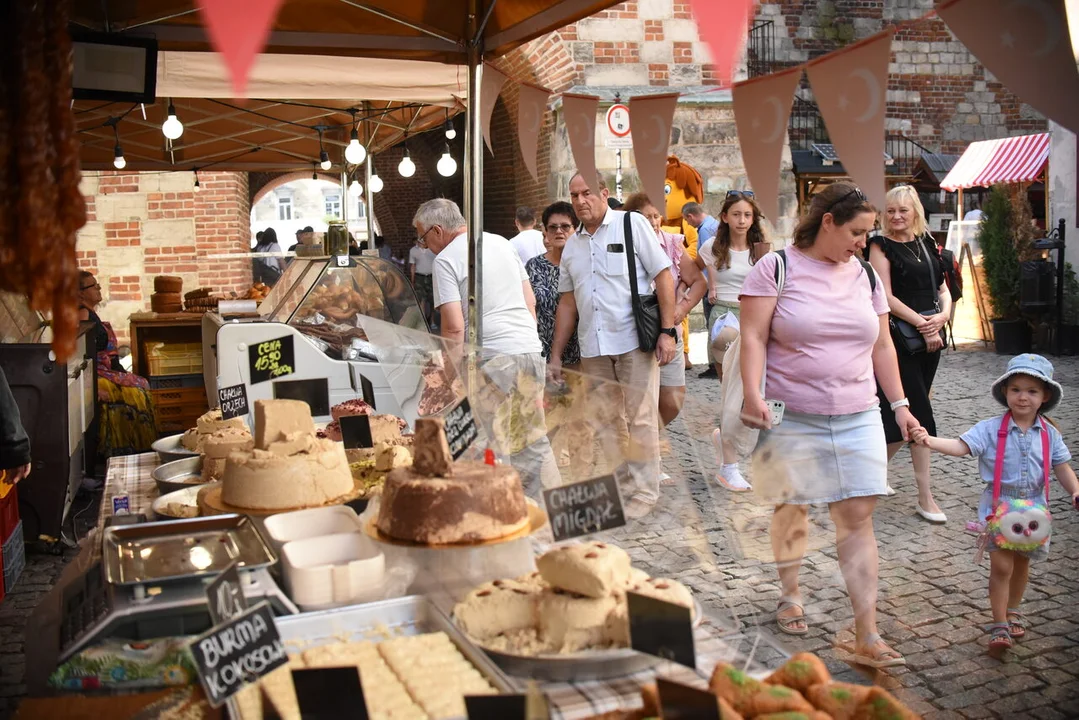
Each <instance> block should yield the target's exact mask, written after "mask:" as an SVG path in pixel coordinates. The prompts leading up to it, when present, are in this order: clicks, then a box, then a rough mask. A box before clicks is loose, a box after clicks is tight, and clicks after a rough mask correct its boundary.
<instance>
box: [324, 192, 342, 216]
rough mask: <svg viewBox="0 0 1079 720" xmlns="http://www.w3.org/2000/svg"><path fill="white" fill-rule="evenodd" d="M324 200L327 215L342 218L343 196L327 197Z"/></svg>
mask: <svg viewBox="0 0 1079 720" xmlns="http://www.w3.org/2000/svg"><path fill="white" fill-rule="evenodd" d="M323 199H324V200H325V203H326V215H328V216H330V217H335V218H339V217H341V196H340V195H327V196H326V197H325V198H323Z"/></svg>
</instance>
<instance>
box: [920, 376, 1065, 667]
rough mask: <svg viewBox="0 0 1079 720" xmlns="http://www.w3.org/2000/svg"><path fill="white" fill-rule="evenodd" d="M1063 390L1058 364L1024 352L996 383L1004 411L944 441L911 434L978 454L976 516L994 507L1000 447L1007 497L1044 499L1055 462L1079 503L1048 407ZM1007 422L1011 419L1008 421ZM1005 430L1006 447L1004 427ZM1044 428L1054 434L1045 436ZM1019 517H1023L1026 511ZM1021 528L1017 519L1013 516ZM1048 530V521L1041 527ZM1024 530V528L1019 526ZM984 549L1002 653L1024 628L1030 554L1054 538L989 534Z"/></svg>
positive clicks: (996, 646)
mask: <svg viewBox="0 0 1079 720" xmlns="http://www.w3.org/2000/svg"><path fill="white" fill-rule="evenodd" d="M1062 395H1063V390H1062V389H1061V387H1060V384H1059V383H1057V382H1055V381H1054V380H1053V365H1052V363H1050V362H1049V361H1048V360H1046V359H1045V358H1044V357H1042V356H1041V355H1019V356H1017V357H1014V358H1012V359H1011V361H1010V362H1009V363H1008V369H1007V371H1006V372H1005V373H1004V374H1003V375H1001V376H1000V378H999V379H998V380H997V381H996V382H995V383H993V397H994V398H996V400H997V402H999V403H1000V404H1001V405H1004V406H1006V407H1007V408H1008V412H1007V413H1005V414H1004V415H998V416H996V417H994V418H990V419H988V420H982V421H981V422H980V423H978V424H977V425H975V426H974V427H972V428H971V429H970V430H968V431H967V432H965V433H963V435H961V436H960V438H959V439H958V440H944V439H942V438H936V437H932V436H930V435H929V433H928V432H926V430H925V429H923V428H919V429H918V430H915V431H914V432H913V433H912V434H911V439H912V440H913V441H914V442H916V443H918V444H920V445H925V446H927V447H929V448H930V449H931V450H935V451H937V452H940V453H944V454H945V455H953V456H955V457H964V456H966V455H973V456H974V457H976V458H978V473H979V475H981V479H982V481H983V482H985V483H986V488H985V491H984V492H983V493H982V499H981V503H980V504H979V506H978V518H979V520H981V521H983V522H984V521H986V520H987V519H988V518H989V517H990V516H992V515H993V512H994V510H995V507H994V501H993V493H994V484H995V482H994V478H995V474H996V470H997V453H998V452H1004V458H1003V462H1002V463H1001V468H1000V470H1001V472H1000V491H999V496H1000V499H1001V501H1005V500H1015V499H1027V500H1031V501H1036V502H1041V501H1044V500H1045V498H1046V485H1045V484H1046V482H1048V468H1049V466H1050V465H1052V468H1053V471H1054V473H1055V474H1056V477H1057V480H1059V481H1060V484H1061V485H1063V486H1064V488H1065V489H1066V490H1067V491H1068V492H1069V493H1071V496H1072V506H1073V507H1076V508H1079V480H1077V479H1076V477H1075V471H1074V470H1072V468H1071V466H1070V465H1068V461H1070V460H1071V453H1070V452H1068V448H1067V447H1066V446H1065V445H1064V440H1063V438H1062V437H1061V436H1060V431H1059V430H1057V428H1056V426H1055V425H1054V424H1053V423H1052V421H1051V420H1049V418H1047V417H1045V414H1044V413H1047V412H1049V411H1050V410H1052V409H1053V408H1054V407H1056V405H1057V404H1058V403H1059V402H1060V399H1061V396H1062ZM1005 422H1006V423H1007V424H1006V425H1005V424H1004V423H1005ZM1002 432H1005V433H1006V440H1005V442H1004V444H1003V445H1004V446H1003V447H1001V446H1000V439H1001V438H1000V437H999V434H1000V433H1002ZM1043 433H1047V434H1048V438H1047V439H1048V442H1045V438H1044V436H1043ZM1043 447H1048V448H1049V460H1050V462H1049V463H1045V462H1044V454H1043V450H1042V449H1043ZM1015 517H1016V518H1020V519H1023V518H1024V516H1023V515H1022V514H1020V515H1016V516H1015ZM1009 523H1011V524H1012V526H1015V527H1016V528H1017V529H1018V524H1016V523H1014V522H1012V521H1011V520H1009ZM1023 525H1024V527H1023V529H1024V530H1025V535H1026V537H1027V538H1031V537H1032V536H1033V537H1034V538H1035V539H1036V538H1038V530H1039V528H1038V526H1037V525H1035V524H1033V523H1027V522H1026V520H1025V519H1024V523H1023ZM1041 531H1042V532H1043V533H1044V531H1045V528H1041ZM1021 534H1022V533H1021ZM986 549H987V550H988V551H989V552H990V553H991V554H990V556H989V557H990V570H989V604H990V607H991V608H992V611H993V623H992V625H990V626H989V652H990V654H991V655H994V656H999V655H1000V654H1001V653H1003V652H1004V651H1005V650H1007V649H1009V648H1011V647H1012V640H1013V639H1016V640H1018V639H1019V638H1021V637H1023V636H1024V635H1025V634H1026V628H1025V625H1026V621H1025V620H1024V619H1023V616H1022V614H1020V612H1019V603H1020V602H1022V600H1023V592H1024V591H1025V590H1026V587H1027V578H1028V576H1029V574H1030V561H1031V560H1034V561H1041V560H1045V559H1046V558H1047V557H1048V556H1049V540H1048V539H1046V540H1045V542H1044V544H1042V545H1040V546H1038V547H1036V548H1035V549H1033V550H1027V551H1021V550H1005V549H1001V548H998V547H997V546H996V543H994V542H993V540H992V539H991V538H989V539H988V544H987V546H986Z"/></svg>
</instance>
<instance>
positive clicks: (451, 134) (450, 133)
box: [446, 120, 457, 140]
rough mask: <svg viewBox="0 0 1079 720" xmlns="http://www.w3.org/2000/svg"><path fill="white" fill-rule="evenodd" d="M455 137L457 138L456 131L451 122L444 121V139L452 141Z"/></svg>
mask: <svg viewBox="0 0 1079 720" xmlns="http://www.w3.org/2000/svg"><path fill="white" fill-rule="evenodd" d="M455 137H457V130H456V129H454V127H453V123H452V122H450V121H449V120H446V139H447V140H453V139H454V138H455Z"/></svg>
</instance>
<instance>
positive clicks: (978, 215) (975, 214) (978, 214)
mask: <svg viewBox="0 0 1079 720" xmlns="http://www.w3.org/2000/svg"><path fill="white" fill-rule="evenodd" d="M963 219H964V220H981V219H982V211H981V208H974V209H973V210H968V211H967V214H966V215H964V216H963Z"/></svg>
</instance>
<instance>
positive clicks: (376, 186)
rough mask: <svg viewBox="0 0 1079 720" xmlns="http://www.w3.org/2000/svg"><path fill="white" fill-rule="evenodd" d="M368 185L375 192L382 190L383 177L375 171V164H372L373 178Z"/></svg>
mask: <svg viewBox="0 0 1079 720" xmlns="http://www.w3.org/2000/svg"><path fill="white" fill-rule="evenodd" d="M367 187H369V188H370V189H371V192H373V193H377V192H381V191H382V178H380V177H379V176H378V174H377V173H376V172H375V167H374V165H372V166H371V180H370V181H369V182H368V183H367Z"/></svg>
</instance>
